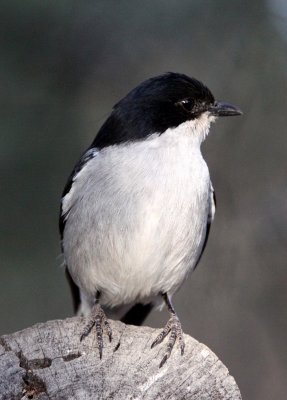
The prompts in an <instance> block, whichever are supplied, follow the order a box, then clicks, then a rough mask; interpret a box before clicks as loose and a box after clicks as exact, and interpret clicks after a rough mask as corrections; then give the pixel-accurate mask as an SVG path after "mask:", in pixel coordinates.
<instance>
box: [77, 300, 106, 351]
mask: <svg viewBox="0 0 287 400" xmlns="http://www.w3.org/2000/svg"><path fill="white" fill-rule="evenodd" d="M94 326H95V328H96V334H97V343H98V348H99V353H100V358H102V354H103V347H104V344H103V330H105V331H106V333H107V335H108V337H109V340H110V342H111V341H112V329H111V326H110V324H109V322H108V320H107V317H106V314H105V313H104V311H103V309H102V307H101V305H100V304H99V303H96V304H95V305H94V307H93V308H92V311H91V316H90V320H89V322H88V323H87V325H86V326H85V328H84V330H83V333H82V335H81V337H80V341H82V340H83V339H84V338H85V337H86V336H88V335H89V333H90V332H91V330H92V328H93V327H94Z"/></svg>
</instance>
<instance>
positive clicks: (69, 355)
mask: <svg viewBox="0 0 287 400" xmlns="http://www.w3.org/2000/svg"><path fill="white" fill-rule="evenodd" d="M83 326H84V321H83V319H82V318H77V317H76V318H70V319H66V320H64V321H60V320H59V321H50V322H47V323H41V324H37V325H34V326H32V327H31V328H28V329H25V330H23V331H21V332H16V333H13V334H11V335H5V336H2V337H1V338H0V398H1V399H3V400H4V399H5V400H6V399H7V400H8V399H9V400H12V399H17V400H18V399H41V400H44V399H80V400H82V399H93V400H95V399H117V400H121V399H123V400H128V399H131V400H132V399H133V400H140V399H145V400H149V399H152V400H154V399H164V400H166V399H196V400H205V399H206V400H207V399H209V400H210V399H224V400H225V399H234V400H237V399H241V396H240V392H239V389H238V387H237V385H236V383H235V381H234V379H233V377H232V376H230V375H229V373H228V370H227V368H226V367H225V366H224V365H223V364H222V362H221V361H220V360H219V359H218V358H217V357H216V355H215V354H214V353H212V351H211V350H209V349H208V348H207V347H206V346H205V345H203V344H201V343H199V342H197V341H196V340H195V339H193V338H191V337H190V336H188V335H185V337H184V338H185V343H186V347H185V354H184V356H181V355H180V351H179V348H178V347H177V345H176V346H175V349H174V350H173V352H172V355H171V357H170V359H169V360H168V361H167V363H166V364H165V365H164V366H163V367H162V368H159V363H160V361H161V359H162V356H163V354H164V350H165V346H166V342H163V343H162V344H161V345H159V346H157V347H156V348H154V349H151V343H152V341H153V340H154V339H155V337H156V336H157V334H158V331H157V330H156V329H152V328H147V327H135V326H130V325H124V324H122V323H120V322H117V321H111V327H112V329H113V341H112V343H109V341H108V339H107V337H105V348H104V353H103V358H102V360H100V359H99V354H98V349H97V345H96V340H95V334H94V332H92V333H91V334H90V335H89V336H88V337H87V338H86V339H85V340H84V341H83V342H81V343H80V342H79V337H80V333H81V331H82V329H83Z"/></svg>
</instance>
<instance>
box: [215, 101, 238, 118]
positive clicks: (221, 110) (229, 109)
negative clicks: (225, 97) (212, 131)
mask: <svg viewBox="0 0 287 400" xmlns="http://www.w3.org/2000/svg"><path fill="white" fill-rule="evenodd" d="M208 111H209V112H210V113H211V115H214V116H215V117H231V116H233V115H242V114H243V112H242V111H241V110H240V109H239V108H238V107H236V106H233V105H232V104H228V103H224V102H222V101H216V102H215V103H214V104H213V105H212V106H210V107H209V109H208Z"/></svg>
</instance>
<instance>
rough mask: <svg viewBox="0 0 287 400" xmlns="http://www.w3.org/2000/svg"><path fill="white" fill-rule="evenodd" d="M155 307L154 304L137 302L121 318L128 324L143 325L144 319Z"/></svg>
mask: <svg viewBox="0 0 287 400" xmlns="http://www.w3.org/2000/svg"><path fill="white" fill-rule="evenodd" d="M152 309H153V304H152V303H148V304H140V303H137V304H135V305H134V306H132V307H131V308H130V309H129V310H128V311H127V312H126V313H125V314H124V316H123V317H122V318H121V322H123V323H124V324H128V325H136V326H139V325H142V323H143V322H144V320H145V319H146V318H147V316H148V315H149V313H150V312H151V310H152Z"/></svg>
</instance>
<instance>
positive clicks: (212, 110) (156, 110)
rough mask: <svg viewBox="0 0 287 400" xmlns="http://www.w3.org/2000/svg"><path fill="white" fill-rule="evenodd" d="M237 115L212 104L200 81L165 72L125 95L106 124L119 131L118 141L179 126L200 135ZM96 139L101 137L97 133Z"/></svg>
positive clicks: (236, 111) (225, 106) (226, 106)
mask: <svg viewBox="0 0 287 400" xmlns="http://www.w3.org/2000/svg"><path fill="white" fill-rule="evenodd" d="M240 114H242V112H241V111H240V109H239V108H237V107H235V106H233V105H231V104H228V103H223V102H219V101H215V99H214V97H213V95H212V93H211V91H210V90H209V89H208V88H207V87H206V86H205V85H203V84H202V83H201V82H200V81H198V80H196V79H194V78H190V77H188V76H187V75H184V74H179V73H173V72H169V73H166V74H164V75H160V76H156V77H153V78H150V79H148V80H146V81H144V82H143V83H141V84H140V85H139V86H137V87H136V88H135V89H133V90H132V91H131V92H129V93H128V94H127V95H126V96H125V97H124V98H123V99H122V100H120V101H119V102H118V103H117V104H116V105H115V106H114V108H113V112H112V114H111V116H110V119H109V120H108V121H107V122H108V124H109V125H111V127H112V128H114V129H116V130H120V133H121V135H120V136H121V138H122V140H120V141H126V140H140V139H144V138H146V137H148V136H149V135H151V134H154V133H158V134H163V133H164V132H165V131H167V129H169V128H176V127H178V126H180V125H182V124H185V126H186V128H187V129H189V130H190V131H193V132H195V133H196V132H199V134H200V132H208V129H209V126H210V122H212V121H214V119H215V118H216V117H221V116H233V115H240ZM98 136H99V137H101V131H100V132H99V135H98ZM204 137H205V134H204V135H203V138H204ZM203 138H202V139H203Z"/></svg>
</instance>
